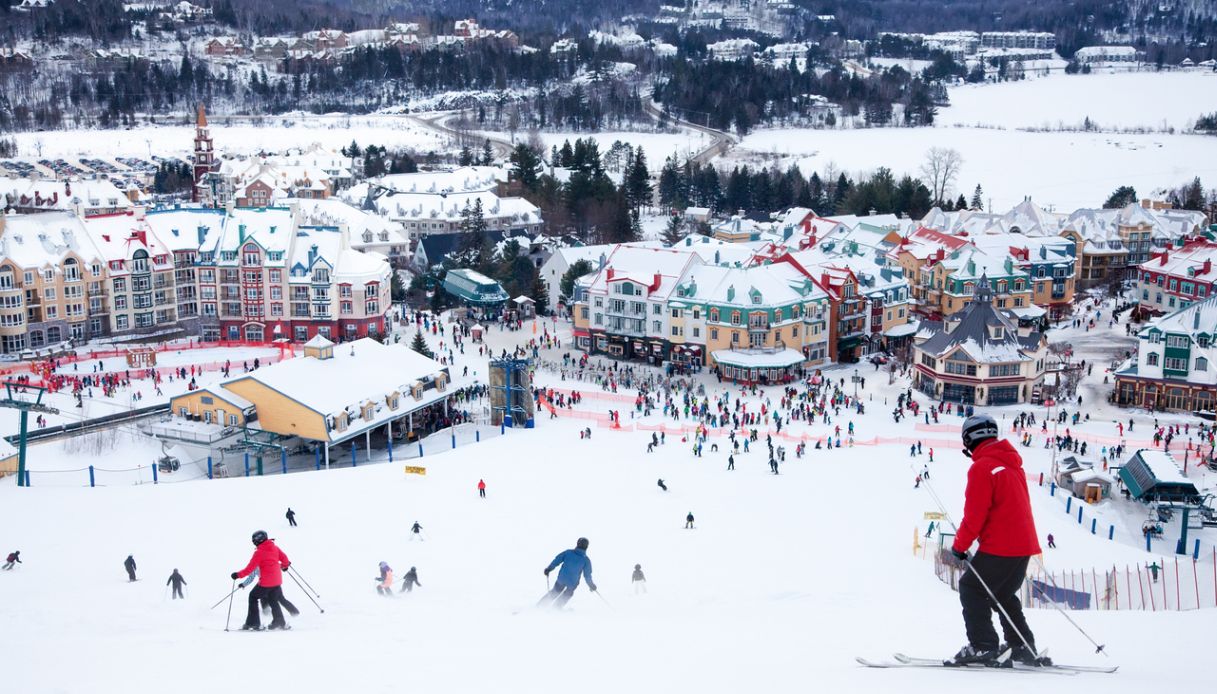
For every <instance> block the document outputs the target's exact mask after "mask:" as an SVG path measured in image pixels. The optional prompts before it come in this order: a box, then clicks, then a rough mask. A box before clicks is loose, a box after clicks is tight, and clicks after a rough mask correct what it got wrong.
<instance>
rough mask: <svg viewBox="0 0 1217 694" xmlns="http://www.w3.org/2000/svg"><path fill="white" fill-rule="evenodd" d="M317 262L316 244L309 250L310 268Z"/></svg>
mask: <svg viewBox="0 0 1217 694" xmlns="http://www.w3.org/2000/svg"><path fill="white" fill-rule="evenodd" d="M315 260H317V244H315V243H314V244H313V245H312V246H309V249H308V265H309V267H312V266H313V261H315Z"/></svg>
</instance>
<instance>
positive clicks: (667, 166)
mask: <svg viewBox="0 0 1217 694" xmlns="http://www.w3.org/2000/svg"><path fill="white" fill-rule="evenodd" d="M685 203H687V201H686V200H683V199H682V196H681V195H680V168H679V167H677V166H676V162H675V161H674V160H673V159H672V158H671V157H668V159H667V161H665V162H664V164H663V168H662V169H660V170H659V206H660V207H663V208H664V209H665V210H668V211H671V210H675V209H682V208H684V207H686V206H687V205H686V204H685Z"/></svg>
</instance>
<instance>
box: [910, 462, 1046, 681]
mask: <svg viewBox="0 0 1217 694" xmlns="http://www.w3.org/2000/svg"><path fill="white" fill-rule="evenodd" d="M922 482H923V483H924V484H925V488H926V491H928V492H929V493H930V497H931V498H933V499H934V503H935V504H937V505H938V510H939V511H941V512H942V517H943V518H945V519H946V521H947V522H948V523H950V524H951V528H952V529H954V530H955V534H956V535H958V534H959V526H957V525H955V521H954V520H953V519H952V518H951V514H950V513H948V512H947V508H946V506H945V505H944V504H943V503H942V499H940V498H938V494H937V493H935V492H934V489H933V487H932V486H931V485H930V483H929V481H928V480H922ZM963 563H964V566H966V567H968V568H969V569H970V570H971V571H972V575H973V576H975V577H976V580H977V582H979V583H980V587H981V588H984V589H985V593H986V594H987V595H988V596H989V600H991V601H993V604H994V605H996V606H997V609H998V611H1000V612H1001V615H1002V617H1005V619H1006V623H1007V624H1009V625H1010V628H1011V629H1013V630H1014V633H1015V634H1017V635H1018V638H1019V640H1020V641H1022V642H1023V645H1024V646H1026V647H1027V650H1029V651H1031V655H1033V656H1035V659H1036V660H1039V657H1040V654H1039V651H1037V650H1035V646H1032V645H1031V642H1030V641H1028V640H1027V637H1026V636H1023V632H1022V630H1020V629H1019V628H1018V627H1017V626H1015V624H1014V620H1012V619H1010V613H1008V612H1006V608H1005V607H1002V604H1001V603H1000V602H998V601H997V596H996V595H994V594H993V591H992V590H991V589H990V588H989V584H988V583H985V579H984V578H983V577H982V576H981V575H980V572H979V571H977V570H976V567H975V566H973V565H972V558H971V557H965V559H964V560H963Z"/></svg>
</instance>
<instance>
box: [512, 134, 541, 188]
mask: <svg viewBox="0 0 1217 694" xmlns="http://www.w3.org/2000/svg"><path fill="white" fill-rule="evenodd" d="M540 177H541V157H539V156H537V153H536V152H534V151H532V148H531V147H529V146H528V145H526V144H524V143H520V144H518V145H516V148H515V149H514V150H512V152H511V178H512V179H513V180H516V181H519V182H520V185H522V186H524V187H525V188H526V189H528V190H531V191H536V189H537V183H538V182H539V180H540Z"/></svg>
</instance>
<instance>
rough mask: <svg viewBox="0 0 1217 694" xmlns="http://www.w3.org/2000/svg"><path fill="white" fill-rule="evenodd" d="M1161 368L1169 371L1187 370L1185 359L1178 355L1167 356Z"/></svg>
mask: <svg viewBox="0 0 1217 694" xmlns="http://www.w3.org/2000/svg"><path fill="white" fill-rule="evenodd" d="M1162 368H1164V369H1168V370H1170V371H1187V361H1186V360H1184V359H1180V358H1178V357H1167V358H1166V359H1165V361H1163V363H1162Z"/></svg>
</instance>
